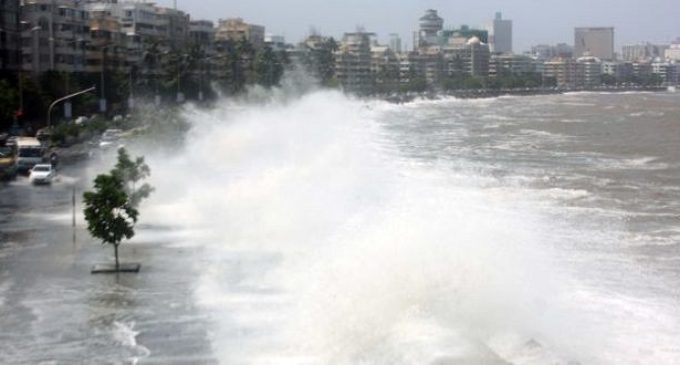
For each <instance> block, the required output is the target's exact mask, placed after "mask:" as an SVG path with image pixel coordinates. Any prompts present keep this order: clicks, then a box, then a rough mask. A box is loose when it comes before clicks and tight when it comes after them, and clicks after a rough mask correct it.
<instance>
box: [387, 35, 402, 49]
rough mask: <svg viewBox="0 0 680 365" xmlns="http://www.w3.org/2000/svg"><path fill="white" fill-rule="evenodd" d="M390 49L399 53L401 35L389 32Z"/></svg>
mask: <svg viewBox="0 0 680 365" xmlns="http://www.w3.org/2000/svg"><path fill="white" fill-rule="evenodd" d="M390 49H391V50H392V51H393V52H396V53H401V37H400V36H399V34H396V33H392V34H390Z"/></svg>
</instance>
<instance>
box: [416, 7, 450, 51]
mask: <svg viewBox="0 0 680 365" xmlns="http://www.w3.org/2000/svg"><path fill="white" fill-rule="evenodd" d="M442 29H444V19H442V18H440V17H439V15H437V11H436V10H434V9H428V10H427V11H426V12H425V15H423V16H422V17H421V18H420V32H419V33H418V46H419V47H427V46H432V45H437V44H439V32H441V30H442Z"/></svg>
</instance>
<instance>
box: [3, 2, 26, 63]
mask: <svg viewBox="0 0 680 365" xmlns="http://www.w3.org/2000/svg"><path fill="white" fill-rule="evenodd" d="M19 10H20V8H19V0H5V1H0V70H1V71H14V70H18V69H20V68H21V27H20V22H19V20H20V19H19Z"/></svg>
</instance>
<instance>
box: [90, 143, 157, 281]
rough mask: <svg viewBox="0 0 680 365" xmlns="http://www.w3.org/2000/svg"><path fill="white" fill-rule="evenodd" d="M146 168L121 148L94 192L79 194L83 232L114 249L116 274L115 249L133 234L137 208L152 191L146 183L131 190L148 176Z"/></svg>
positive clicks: (102, 175) (95, 181) (95, 182)
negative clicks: (114, 163)
mask: <svg viewBox="0 0 680 365" xmlns="http://www.w3.org/2000/svg"><path fill="white" fill-rule="evenodd" d="M149 174H150V170H149V167H148V166H147V165H146V164H145V163H144V158H142V157H138V158H137V159H136V160H135V161H132V160H131V159H130V156H129V155H128V154H127V151H125V149H124V148H121V149H119V150H118V163H117V164H116V167H115V168H114V169H113V170H111V172H110V173H109V174H101V175H98V176H97V177H96V178H95V180H94V191H87V192H85V193H84V194H83V200H84V202H85V220H86V221H87V229H88V231H90V234H92V236H94V237H95V238H99V239H101V240H102V243H103V244H111V245H113V247H114V254H115V258H116V271H119V269H120V264H119V260H118V246H119V245H120V243H121V242H122V241H123V239H130V238H132V237H133V236H134V235H135V231H134V226H135V223H137V218H138V217H139V211H138V210H137V206H138V205H139V202H140V201H141V199H143V198H146V197H147V196H149V194H150V193H151V191H152V190H153V189H152V188H151V187H150V186H149V185H148V184H144V185H142V187H141V188H140V189H138V190H135V184H136V183H137V182H138V181H140V180H142V179H144V178H146V177H148V176H149Z"/></svg>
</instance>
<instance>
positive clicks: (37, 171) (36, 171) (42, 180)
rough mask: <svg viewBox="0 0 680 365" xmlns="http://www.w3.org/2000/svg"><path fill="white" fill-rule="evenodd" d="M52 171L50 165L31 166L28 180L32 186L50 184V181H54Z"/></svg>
mask: <svg viewBox="0 0 680 365" xmlns="http://www.w3.org/2000/svg"><path fill="white" fill-rule="evenodd" d="M54 174H55V173H54V169H53V168H52V165H50V164H46V163H41V164H37V165H35V166H33V168H32V169H31V170H30V172H29V175H28V179H29V180H30V181H31V182H32V183H33V184H36V185H38V184H51V183H52V179H54Z"/></svg>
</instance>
